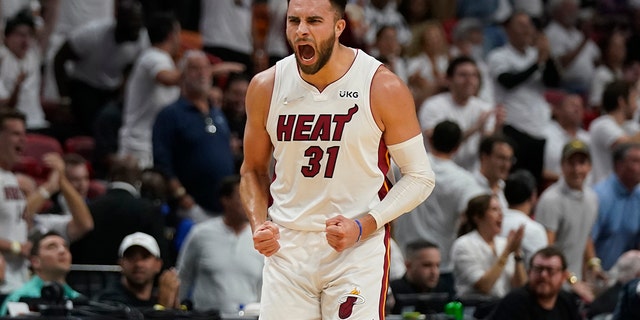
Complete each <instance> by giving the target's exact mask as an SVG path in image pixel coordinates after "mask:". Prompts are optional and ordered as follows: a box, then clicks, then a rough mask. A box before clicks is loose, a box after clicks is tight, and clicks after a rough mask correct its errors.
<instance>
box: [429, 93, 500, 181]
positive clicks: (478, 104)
mask: <svg viewBox="0 0 640 320" xmlns="http://www.w3.org/2000/svg"><path fill="white" fill-rule="evenodd" d="M491 110H493V106H491V105H490V104H488V103H486V102H484V101H483V100H481V99H479V98H477V97H471V98H469V101H467V104H466V105H464V106H461V105H458V104H456V103H455V102H454V101H453V97H452V96H451V93H449V92H445V93H441V94H438V95H435V96H433V97H431V98H429V99H427V100H425V101H424V102H423V103H422V106H421V107H420V111H419V116H418V118H419V120H420V126H421V127H422V130H423V131H425V130H431V129H433V128H435V126H436V125H438V123H440V122H442V121H444V120H450V121H453V122H455V123H457V124H458V126H460V129H461V130H462V132H464V131H467V130H469V128H471V127H472V126H473V125H474V124H475V123H476V122H477V121H478V118H480V116H481V115H482V114H483V113H485V112H489V111H491ZM494 126H495V117H493V116H492V117H490V118H489V119H488V121H487V122H486V124H485V128H484V130H483V131H485V132H489V131H492V128H493V127H494ZM481 138H482V133H481V132H476V133H474V134H472V135H471V136H469V137H468V138H467V139H466V140H465V141H463V142H462V144H461V145H460V148H459V149H458V151H456V154H455V156H454V158H453V160H454V161H455V162H456V163H457V164H458V165H460V166H461V167H463V168H465V169H466V170H469V171H472V170H473V169H474V168H475V167H476V165H477V163H478V161H479V157H478V147H479V144H480V139H481Z"/></svg>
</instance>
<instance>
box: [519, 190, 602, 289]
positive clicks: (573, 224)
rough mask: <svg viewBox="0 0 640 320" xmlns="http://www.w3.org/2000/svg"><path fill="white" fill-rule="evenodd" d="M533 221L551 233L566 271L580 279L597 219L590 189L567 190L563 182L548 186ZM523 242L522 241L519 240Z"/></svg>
mask: <svg viewBox="0 0 640 320" xmlns="http://www.w3.org/2000/svg"><path fill="white" fill-rule="evenodd" d="M535 216H536V220H537V221H538V222H540V223H541V224H542V225H543V226H545V227H546V229H548V230H549V231H552V232H554V233H555V235H556V238H555V243H554V246H556V247H557V248H558V249H560V250H562V252H563V253H564V255H565V257H566V258H567V269H569V271H571V272H573V273H575V274H576V275H577V276H578V278H582V265H583V261H584V249H585V247H586V245H587V241H588V239H589V238H590V234H591V228H593V224H594V223H595V221H596V217H597V216H598V196H597V195H596V193H595V192H594V191H593V189H591V188H589V187H586V184H585V187H584V188H583V190H582V191H580V190H574V189H570V188H569V186H568V185H567V183H566V182H565V181H564V179H560V180H559V181H558V182H556V183H554V184H552V185H551V186H549V188H547V189H545V191H544V192H543V193H542V195H541V196H540V199H539V200H538V204H537V205H536V215H535ZM523 243H524V241H523Z"/></svg>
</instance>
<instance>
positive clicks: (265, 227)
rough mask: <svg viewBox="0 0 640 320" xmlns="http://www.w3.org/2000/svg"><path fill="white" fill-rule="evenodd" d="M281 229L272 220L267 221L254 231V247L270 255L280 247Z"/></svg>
mask: <svg viewBox="0 0 640 320" xmlns="http://www.w3.org/2000/svg"><path fill="white" fill-rule="evenodd" d="M279 239H280V230H279V229H278V226H276V225H275V224H274V223H273V222H271V221H265V222H264V223H262V224H261V225H259V226H258V227H257V228H256V230H255V231H254V232H253V247H254V248H255V249H256V250H258V252H260V253H261V254H263V255H265V256H267V257H269V256H271V255H272V254H274V253H276V252H278V250H279V249H280V243H278V240H279Z"/></svg>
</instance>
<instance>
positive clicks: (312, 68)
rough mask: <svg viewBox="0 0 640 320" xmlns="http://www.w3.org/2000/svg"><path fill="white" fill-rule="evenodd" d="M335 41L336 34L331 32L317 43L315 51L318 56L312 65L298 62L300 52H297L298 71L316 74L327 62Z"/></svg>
mask: <svg viewBox="0 0 640 320" xmlns="http://www.w3.org/2000/svg"><path fill="white" fill-rule="evenodd" d="M335 42H336V36H335V34H333V33H332V34H331V37H329V39H327V40H326V41H323V42H320V43H319V45H318V50H317V51H316V53H315V54H316V55H317V56H318V60H317V61H316V63H314V64H312V65H305V64H302V63H301V62H300V59H301V58H300V56H299V55H300V52H297V53H296V62H297V63H298V68H300V71H302V73H305V74H316V73H317V72H318V71H320V69H322V67H324V66H325V65H326V64H327V62H329V58H331V54H332V53H333V47H334V44H335ZM292 47H293V46H292Z"/></svg>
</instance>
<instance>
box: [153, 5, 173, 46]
mask: <svg viewBox="0 0 640 320" xmlns="http://www.w3.org/2000/svg"><path fill="white" fill-rule="evenodd" d="M177 24H178V19H176V17H175V16H174V15H173V14H171V13H168V12H157V13H154V14H153V15H152V16H151V17H149V21H147V34H148V35H149V42H151V44H157V43H161V42H163V41H165V40H166V39H167V38H168V37H169V35H170V34H171V33H172V32H173V31H175V30H176V25H177Z"/></svg>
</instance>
